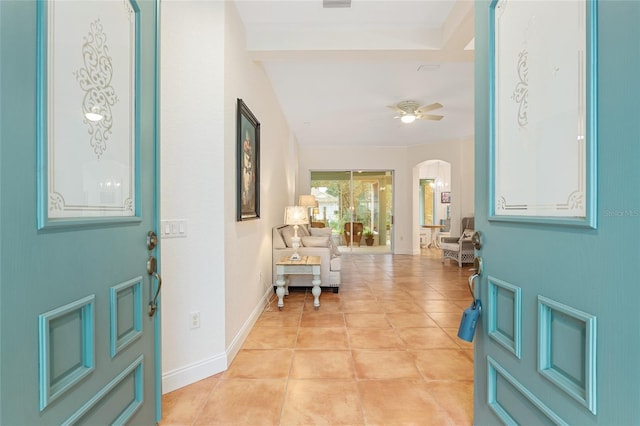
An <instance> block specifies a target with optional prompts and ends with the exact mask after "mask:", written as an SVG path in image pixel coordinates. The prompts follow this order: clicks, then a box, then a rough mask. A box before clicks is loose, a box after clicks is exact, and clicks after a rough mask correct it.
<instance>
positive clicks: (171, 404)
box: [160, 376, 220, 426]
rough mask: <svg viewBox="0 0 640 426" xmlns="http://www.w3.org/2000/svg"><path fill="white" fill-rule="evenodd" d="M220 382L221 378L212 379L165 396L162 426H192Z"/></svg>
mask: <svg viewBox="0 0 640 426" xmlns="http://www.w3.org/2000/svg"><path fill="white" fill-rule="evenodd" d="M219 380H220V379H219V376H214V377H210V378H207V379H204V380H200V381H199V382H196V383H193V384H191V385H189V386H186V387H183V388H181V389H177V390H175V391H173V392H169V393H167V394H165V395H163V396H162V410H163V413H164V416H163V418H162V421H161V422H160V426H170V425H183V424H185V425H190V424H192V423H193V421H194V420H195V419H196V417H197V416H198V414H199V413H200V412H201V411H202V409H203V407H204V405H205V403H206V402H207V399H209V395H211V392H212V391H213V388H214V387H215V386H216V385H217V384H218V381H219Z"/></svg>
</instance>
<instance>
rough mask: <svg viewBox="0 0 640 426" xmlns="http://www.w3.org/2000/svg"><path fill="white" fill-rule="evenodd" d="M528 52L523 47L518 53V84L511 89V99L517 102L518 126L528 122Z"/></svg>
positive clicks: (524, 125)
mask: <svg viewBox="0 0 640 426" xmlns="http://www.w3.org/2000/svg"><path fill="white" fill-rule="evenodd" d="M528 57H529V52H528V51H527V50H526V49H525V50H522V51H521V52H520V53H519V54H518V64H517V66H516V68H517V74H518V79H519V80H520V81H518V84H516V87H515V89H513V94H512V95H511V99H513V100H514V101H515V102H516V103H517V104H518V126H520V127H526V126H527V124H529V119H528V118H527V110H528V109H529V65H528V63H527V59H528Z"/></svg>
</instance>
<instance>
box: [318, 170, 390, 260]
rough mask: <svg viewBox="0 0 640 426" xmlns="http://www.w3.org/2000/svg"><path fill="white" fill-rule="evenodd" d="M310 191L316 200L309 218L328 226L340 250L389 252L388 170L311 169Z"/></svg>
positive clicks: (319, 224)
mask: <svg viewBox="0 0 640 426" xmlns="http://www.w3.org/2000/svg"><path fill="white" fill-rule="evenodd" d="M311 193H312V194H313V195H315V196H316V199H317V200H318V209H317V210H316V211H314V216H313V218H312V221H313V222H315V226H326V227H330V228H332V230H333V235H334V240H335V241H336V243H337V244H338V246H339V247H340V250H342V251H350V252H357V253H390V252H392V247H391V242H392V241H393V238H392V232H393V172H392V171H390V170H386V171H360V170H358V171H356V170H341V171H312V172H311Z"/></svg>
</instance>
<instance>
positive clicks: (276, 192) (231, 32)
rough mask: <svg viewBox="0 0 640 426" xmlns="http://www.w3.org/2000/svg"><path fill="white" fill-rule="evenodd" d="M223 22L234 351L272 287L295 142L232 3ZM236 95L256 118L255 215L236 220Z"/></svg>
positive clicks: (229, 332)
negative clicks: (276, 235) (274, 237)
mask: <svg viewBox="0 0 640 426" xmlns="http://www.w3.org/2000/svg"><path fill="white" fill-rule="evenodd" d="M225 22H226V28H225V57H224V64H225V66H224V73H225V81H224V87H225V93H224V104H225V126H224V127H225V136H224V138H225V139H224V143H225V153H224V174H225V176H227V177H228V182H227V184H226V185H225V188H224V189H225V193H224V210H225V227H224V239H225V285H226V290H225V295H226V304H225V306H226V310H227V311H226V322H225V324H226V336H227V338H226V341H225V344H226V347H227V352H228V354H229V355H230V359H231V358H233V356H235V353H236V352H237V350H238V349H239V347H240V345H241V344H242V341H244V338H245V337H246V334H247V333H248V332H249V331H250V329H251V326H252V325H253V323H254V322H255V320H256V319H257V317H258V316H259V314H260V313H261V308H262V307H263V305H262V304H260V303H258V302H259V301H260V300H262V299H263V298H264V297H265V295H270V294H271V293H272V292H273V287H272V285H273V283H272V282H271V276H272V275H271V228H272V227H273V226H275V225H278V224H281V223H282V221H283V215H284V207H285V206H286V205H287V204H288V203H290V202H291V200H292V197H293V193H294V191H295V173H296V169H297V165H296V160H295V155H296V152H295V142H294V141H293V139H292V137H291V135H290V132H289V128H288V125H287V122H286V120H285V118H284V115H283V114H282V110H281V109H280V105H279V103H278V101H277V100H276V97H275V93H274V92H273V88H272V86H271V83H270V81H269V79H268V77H267V75H266V73H265V71H264V69H263V67H262V66H261V65H260V64H259V63H256V62H254V61H253V60H252V59H251V58H250V56H249V54H248V53H247V51H246V49H245V35H244V34H245V29H244V26H243V24H242V22H241V20H240V18H239V16H238V13H237V10H236V8H235V5H234V4H233V3H231V2H230V3H227V10H226V17H225ZM237 98H241V99H242V100H243V101H244V102H245V103H246V104H247V106H248V107H249V108H250V109H251V111H252V112H253V114H254V115H255V116H256V118H257V119H258V120H259V121H260V123H261V126H260V128H261V134H260V148H261V149H260V163H261V167H260V219H259V220H251V221H243V222H236V207H235V206H236V185H235V176H236V165H235V161H236V154H235V152H236V151H235V150H236V138H237V137H236V102H237Z"/></svg>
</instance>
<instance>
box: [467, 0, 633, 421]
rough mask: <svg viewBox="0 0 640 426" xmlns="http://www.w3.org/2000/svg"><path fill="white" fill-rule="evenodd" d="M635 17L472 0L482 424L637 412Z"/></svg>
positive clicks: (560, 5)
mask: <svg viewBox="0 0 640 426" xmlns="http://www.w3.org/2000/svg"><path fill="white" fill-rule="evenodd" d="M566 8H568V10H565V9H566ZM558 17H562V18H561V19H560V20H558V19H557V18H558ZM639 22H640V2H637V1H598V2H591V1H589V2H578V1H572V2H556V1H542V2H518V1H506V2H504V1H501V2H489V1H478V2H476V19H475V25H476V39H475V48H476V69H477V71H476V163H475V167H476V209H475V214H476V221H475V224H476V229H477V230H479V231H480V232H481V233H482V237H483V238H482V240H483V241H482V242H483V245H482V247H481V248H480V249H479V250H477V251H476V255H477V256H481V257H482V259H483V266H484V268H483V272H482V275H481V276H480V278H479V279H477V288H476V293H477V296H478V297H480V299H481V301H482V304H483V308H484V309H483V313H482V321H481V324H480V327H479V329H478V330H477V334H476V339H475V399H474V417H475V418H474V424H476V425H490V424H500V423H504V424H523V425H530V424H571V425H637V424H640V405H639V404H638V397H639V395H640V381H639V380H638V377H640V363H638V359H639V358H640V339H639V338H640V320H639V316H638V301H639V300H640V286H639V285H638V264H639V263H640V250H639V249H638V243H637V239H638V235H640V191H638V186H640V167H638V161H639V159H640V143H639V141H640V120H639V119H640V107H639V104H638V99H639V96H638V95H639V90H638V84H637V79H638V76H639V75H640V26H639V25H638V23H639ZM581 25H583V26H584V28H581ZM582 29H584V30H585V32H584V34H582V35H581V31H582ZM572 45H573V46H574V47H573V48H572V47H571V46H572ZM578 46H580V47H578ZM582 65H584V68H583V71H584V72H579V71H580V69H581V66H582ZM580 88H584V92H582V93H581V92H580ZM576 117H577V118H578V120H576ZM581 117H586V118H585V120H583V121H580V118H581ZM547 142H551V143H552V144H553V145H552V146H550V145H549V144H548V143H547ZM581 150H582V151H581ZM518 155H520V157H519V158H520V159H519V160H518ZM571 185H573V186H571ZM567 188H575V192H573V193H571V192H570V191H567ZM563 191H564V193H565V198H564V201H562V200H560V201H554V200H553V199H552V198H553V197H554V196H556V195H557V194H562V192H563ZM504 194H508V195H504ZM527 197H528V198H527ZM536 197H538V198H536ZM538 200H542V201H538ZM545 200H551V201H549V202H547V203H545V202H544V201H545Z"/></svg>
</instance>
